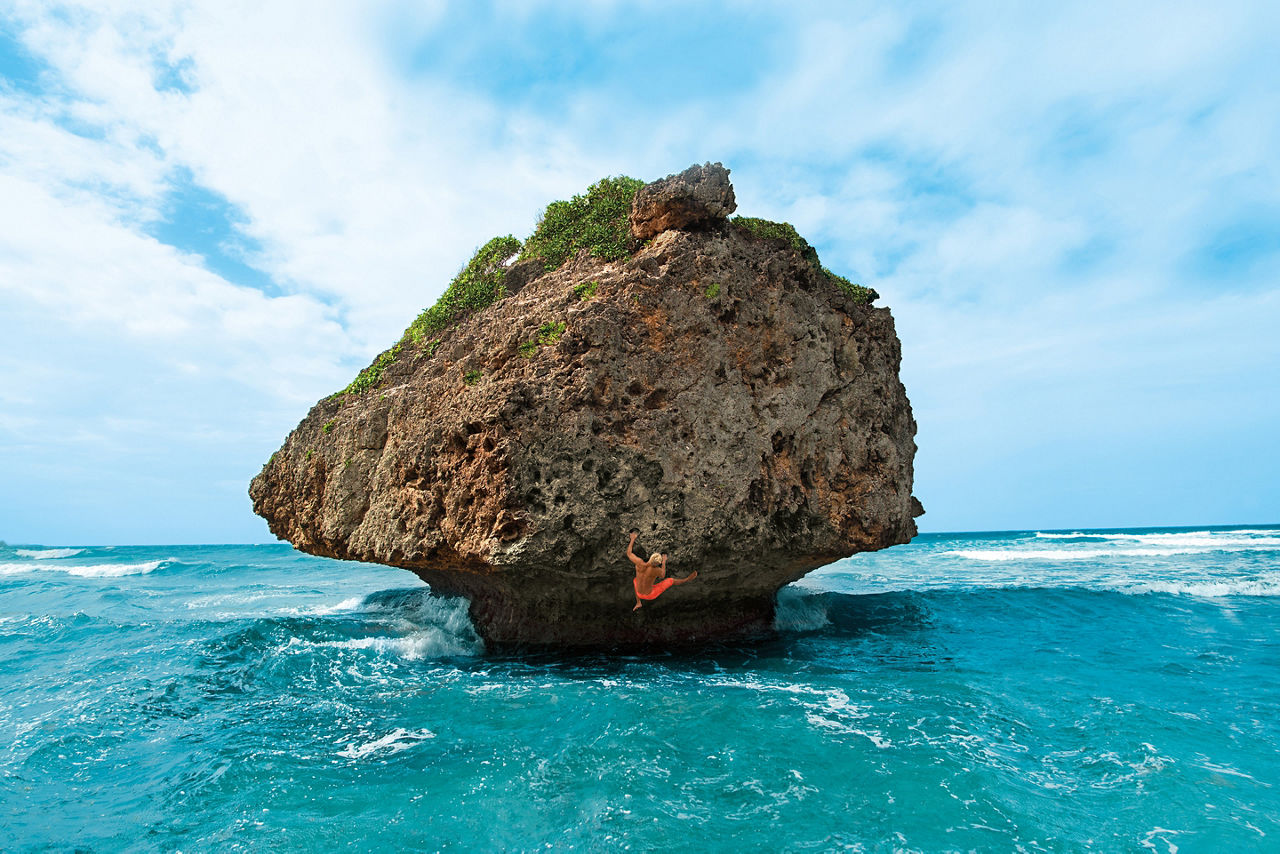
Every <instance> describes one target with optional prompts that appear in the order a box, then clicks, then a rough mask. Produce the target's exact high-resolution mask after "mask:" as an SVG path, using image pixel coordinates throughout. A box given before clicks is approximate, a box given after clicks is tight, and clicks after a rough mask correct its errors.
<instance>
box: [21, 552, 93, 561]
mask: <svg viewBox="0 0 1280 854" xmlns="http://www.w3.org/2000/svg"><path fill="white" fill-rule="evenodd" d="M16 551H17V553H18V554H19V555H21V556H22V557H29V558H31V559H32V560H52V559H55V558H61V557H75V556H76V555H78V554H80V553H81V552H82V551H84V549H17V550H16Z"/></svg>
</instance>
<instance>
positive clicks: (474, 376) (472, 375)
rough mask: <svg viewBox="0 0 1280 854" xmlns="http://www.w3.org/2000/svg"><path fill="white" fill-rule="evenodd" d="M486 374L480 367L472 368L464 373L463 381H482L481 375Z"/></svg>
mask: <svg viewBox="0 0 1280 854" xmlns="http://www.w3.org/2000/svg"><path fill="white" fill-rule="evenodd" d="M482 376H484V374H482V373H481V372H480V369H479V368H472V369H471V370H469V371H467V372H466V373H465V374H463V375H462V381H463V382H464V383H466V384H467V385H475V384H476V383H478V382H480V377H482Z"/></svg>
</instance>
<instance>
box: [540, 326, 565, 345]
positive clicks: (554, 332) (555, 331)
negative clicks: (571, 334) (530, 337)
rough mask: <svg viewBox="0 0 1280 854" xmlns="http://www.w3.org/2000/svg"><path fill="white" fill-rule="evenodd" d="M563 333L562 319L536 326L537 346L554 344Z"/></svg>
mask: <svg viewBox="0 0 1280 854" xmlns="http://www.w3.org/2000/svg"><path fill="white" fill-rule="evenodd" d="M563 334H564V321H563V320H562V321H560V322H559V323H544V324H542V326H540V327H538V346H540V347H545V346H547V345H549V344H554V343H556V342H557V341H559V340H560V336H561V335H563Z"/></svg>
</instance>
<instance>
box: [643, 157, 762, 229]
mask: <svg viewBox="0 0 1280 854" xmlns="http://www.w3.org/2000/svg"><path fill="white" fill-rule="evenodd" d="M737 207H738V203H737V202H736V201H734V198H733V185H732V184H730V183H729V170H728V169H725V168H724V167H723V166H721V165H720V164H719V163H707V164H704V165H702V166H696V165H695V166H690V167H689V168H688V169H686V170H684V171H683V172H681V173H680V174H678V175H669V176H667V177H666V178H663V179H662V180H661V181H654V182H653V183H652V184H646V185H645V186H643V187H641V188H640V191H639V192H638V193H636V197H635V201H633V202H632V204H631V233H632V235H634V236H635V238H636V239H637V240H648V239H649V238H650V237H653V236H654V235H656V234H661V233H662V232H664V231H668V230H670V229H676V228H689V227H690V226H695V225H701V224H704V223H711V222H715V221H717V220H722V219H724V218H725V217H727V216H728V215H729V214H731V213H733V212H734V211H735V210H736V209H737Z"/></svg>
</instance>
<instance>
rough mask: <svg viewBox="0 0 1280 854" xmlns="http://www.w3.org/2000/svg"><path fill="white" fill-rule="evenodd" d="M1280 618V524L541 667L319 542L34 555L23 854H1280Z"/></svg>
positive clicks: (816, 579)
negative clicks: (335, 557) (763, 632)
mask: <svg viewBox="0 0 1280 854" xmlns="http://www.w3.org/2000/svg"><path fill="white" fill-rule="evenodd" d="M619 552H620V554H619V556H620V558H621V548H620V549H619ZM691 568H692V567H676V566H673V567H672V569H673V571H675V572H677V573H678V574H682V572H683V571H684V570H686V569H691ZM629 573H630V568H629V565H628V564H627V562H626V561H625V559H620V560H619V562H618V583H619V584H620V585H622V586H626V585H627V584H629V583H630V575H629ZM696 583H699V584H701V583H711V580H710V579H707V580H705V581H704V580H702V579H700V580H699V581H698V582H696ZM1277 594H1280V528H1274V527H1251V528H1229V527H1224V528H1212V529H1177V530H1129V531H1065V532H1063V531H1060V532H1035V531H1029V532H1012V533H995V534H945V535H942V534H938V535H926V536H921V537H919V538H918V539H917V540H916V541H915V542H914V543H912V544H911V545H909V546H901V547H897V548H893V549H889V550H886V551H884V552H880V553H875V554H864V555H857V556H855V557H853V558H850V559H848V560H843V561H840V562H839V563H836V564H834V565H832V566H830V567H827V568H826V569H823V570H820V571H818V572H815V573H813V574H811V575H810V576H808V577H806V578H805V579H804V580H803V581H802V582H801V583H799V584H797V585H794V586H792V587H790V588H787V589H785V590H784V591H783V592H782V593H781V594H780V597H779V608H778V617H777V632H776V634H775V635H774V636H773V637H769V638H765V639H761V640H759V641H757V642H753V643H737V644H719V645H709V646H707V647H706V648H704V649H698V650H682V651H678V652H677V651H672V652H667V653H662V652H655V653H653V654H649V655H602V654H591V655H570V654H563V655H548V654H540V655H530V656H515V655H494V654H487V653H486V651H485V649H484V646H483V644H482V642H481V641H480V639H479V638H478V637H477V636H476V634H475V632H474V630H473V628H472V626H471V624H470V623H469V621H468V619H467V616H466V606H465V603H464V602H461V601H459V600H456V599H447V598H440V597H437V596H434V595H432V593H431V591H430V590H429V589H428V588H427V587H425V586H423V585H422V584H421V583H419V582H418V581H417V580H416V579H415V578H414V577H413V576H412V575H410V574H409V573H407V572H403V571H399V570H395V569H390V568H386V567H378V566H372V565H364V564H355V563H342V562H337V561H329V560H322V559H317V558H312V557H307V556H305V555H301V554H299V553H297V552H295V551H293V550H292V549H291V548H289V547H288V546H286V545H269V546H199V547H191V546H173V547H145V548H142V547H138V548H122V547H115V548H94V547H84V548H67V547H41V546H21V547H12V546H9V547H0V848H3V849H5V850H15V851H27V850H40V851H45V850H59V851H60V850H73V849H75V850H98V851H151V850H182V851H228V850H323V851H328V850H332V849H334V848H337V847H340V846H341V847H349V848H351V849H353V850H371V849H374V848H375V847H383V846H385V847H386V848H388V849H392V850H394V849H423V850H436V849H444V850H460V851H468V850H533V849H545V848H552V849H570V848H573V849H578V850H617V849H627V848H631V849H678V850H697V851H734V852H740V851H755V850H759V851H826V850H840V849H849V850H867V851H890V850H922V851H942V850H995V851H1005V850H1025V851H1037V850H1053V851H1059V850H1086V849H1093V850H1134V851H1140V850H1153V851H1162V852H1173V851H1176V850H1179V849H1182V850H1184V851H1241V850H1245V851H1248V850H1255V851H1268V850H1269V851H1275V850H1280V598H1276V597H1277ZM622 616H623V617H625V616H626V615H622Z"/></svg>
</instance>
